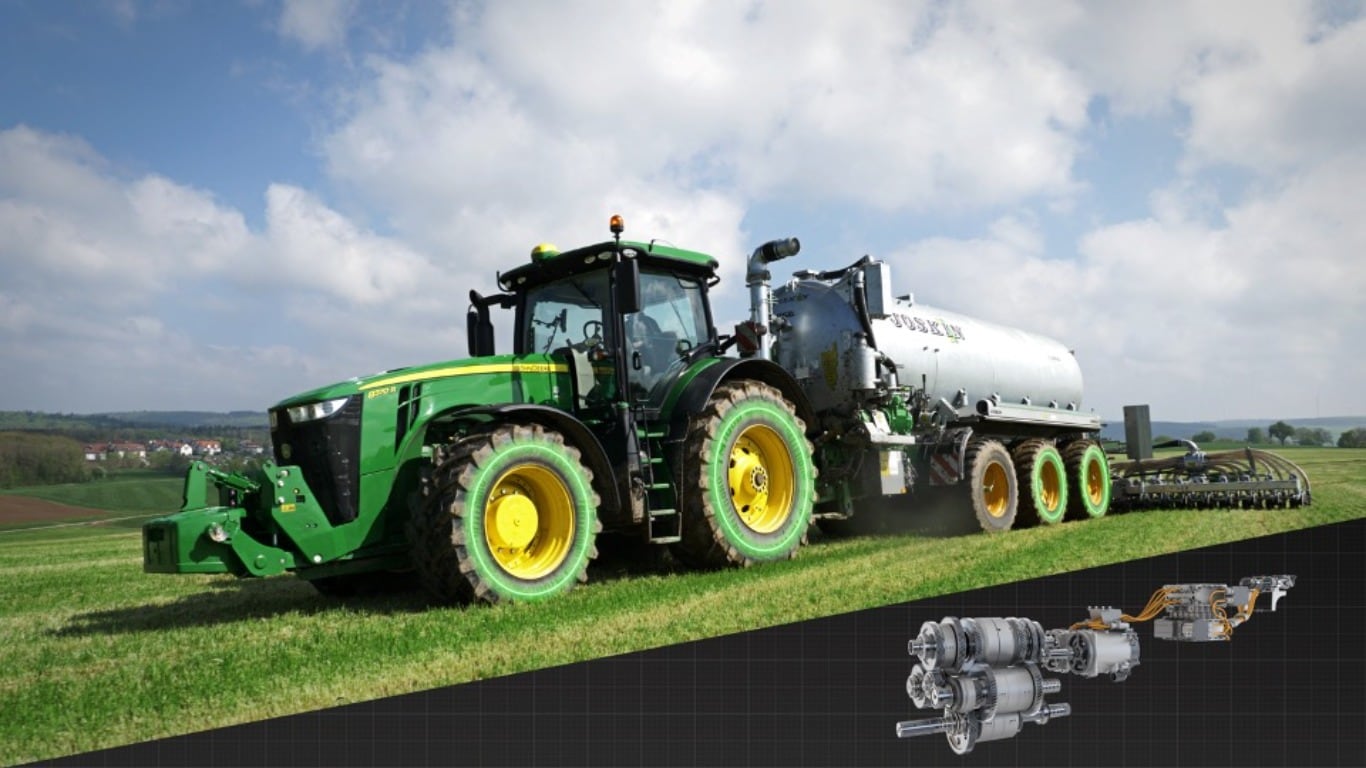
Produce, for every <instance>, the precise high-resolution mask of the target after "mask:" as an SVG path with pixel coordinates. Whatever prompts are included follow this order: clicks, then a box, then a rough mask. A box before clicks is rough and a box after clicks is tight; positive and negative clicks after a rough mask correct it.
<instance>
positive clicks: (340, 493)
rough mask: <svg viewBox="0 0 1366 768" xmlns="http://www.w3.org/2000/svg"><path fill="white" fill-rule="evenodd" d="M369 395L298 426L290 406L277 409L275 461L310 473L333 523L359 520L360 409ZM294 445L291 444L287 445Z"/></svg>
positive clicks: (306, 476) (272, 435) (273, 434)
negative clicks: (357, 513) (289, 408)
mask: <svg viewBox="0 0 1366 768" xmlns="http://www.w3.org/2000/svg"><path fill="white" fill-rule="evenodd" d="M363 399H364V398H362V397H360V396H358V395H353V396H352V397H351V399H350V400H349V401H348V402H347V403H346V405H344V406H342V409H341V410H340V411H337V412H336V413H334V414H332V415H331V416H328V417H326V418H322V419H315V420H313V421H305V422H302V423H300V424H294V423H292V422H291V421H290V420H289V412H288V409H285V408H280V409H277V410H276V412H275V417H276V427H275V429H273V430H272V431H271V433H270V439H271V442H272V443H273V444H274V446H275V460H276V461H278V462H280V463H281V464H294V465H297V466H298V467H299V469H300V470H301V471H303V473H304V480H306V481H307V482H308V487H309V488H312V489H313V494H314V496H315V497H316V499H317V501H318V504H319V506H321V507H322V508H323V512H324V513H326V515H327V519H328V520H329V521H331V522H332V524H333V525H341V524H342V523H349V522H351V521H352V520H355V519H356V512H357V509H356V502H357V500H358V499H359V498H360V467H358V466H357V464H358V463H359V459H360V409H361V401H362V400H363ZM286 446H288V448H286Z"/></svg>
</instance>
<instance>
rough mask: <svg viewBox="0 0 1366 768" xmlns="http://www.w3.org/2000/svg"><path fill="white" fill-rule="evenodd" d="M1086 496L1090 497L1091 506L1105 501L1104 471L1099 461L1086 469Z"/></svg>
mask: <svg viewBox="0 0 1366 768" xmlns="http://www.w3.org/2000/svg"><path fill="white" fill-rule="evenodd" d="M1086 495H1087V496H1089V497H1090V499H1091V504H1092V505H1098V504H1100V503H1101V502H1102V501H1104V500H1105V470H1104V469H1103V468H1102V467H1101V466H1100V462H1099V461H1093V462H1091V463H1090V464H1088V465H1087V467H1086Z"/></svg>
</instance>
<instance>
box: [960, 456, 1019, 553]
mask: <svg viewBox="0 0 1366 768" xmlns="http://www.w3.org/2000/svg"><path fill="white" fill-rule="evenodd" d="M966 460H967V466H968V490H969V493H971V494H972V511H973V513H974V514H976V515H977V523H978V524H979V525H981V526H982V530H984V531H987V532H988V533H995V532H997V531H1008V530H1010V527H1011V526H1012V525H1014V524H1015V515H1016V511H1017V508H1018V506H1019V488H1018V486H1017V485H1016V482H1015V465H1014V463H1013V462H1011V460H1010V452H1009V451H1007V450H1006V447H1005V446H1004V445H1001V443H1000V442H999V441H996V440H978V441H976V442H974V443H972V444H971V445H969V446H968V450H967V456H966Z"/></svg>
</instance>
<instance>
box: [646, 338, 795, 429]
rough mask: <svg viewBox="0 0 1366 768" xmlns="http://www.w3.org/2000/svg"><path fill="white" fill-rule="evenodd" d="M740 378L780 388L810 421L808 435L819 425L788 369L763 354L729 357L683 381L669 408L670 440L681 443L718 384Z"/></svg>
mask: <svg viewBox="0 0 1366 768" xmlns="http://www.w3.org/2000/svg"><path fill="white" fill-rule="evenodd" d="M736 379H753V380H755V381H762V382H763V383H765V384H768V385H769V386H771V387H773V388H775V389H777V390H778V391H779V392H781V393H783V397H786V398H787V399H788V400H789V401H790V402H791V403H792V405H793V406H795V407H796V409H797V416H798V417H799V418H800V419H801V420H802V421H803V422H805V423H806V432H807V435H808V436H810V435H811V434H812V432H813V431H817V430H818V429H819V424H817V423H816V412H815V411H814V410H812V408H811V403H810V401H808V400H807V399H806V393H805V392H803V391H802V388H801V385H799V384H798V383H797V380H796V379H795V378H793V377H792V374H790V373H788V372H787V370H786V369H784V368H783V367H782V366H780V365H778V364H777V363H775V362H773V361H771V360H765V359H764V358H761V357H747V358H734V357H726V358H720V359H719V360H718V361H717V362H716V363H714V364H712V365H709V366H707V367H706V368H704V369H702V370H701V371H699V372H698V374H697V375H696V376H693V377H692V379H690V380H689V381H688V382H687V383H686V384H684V385H683V387H682V391H681V392H679V393H678V394H677V395H676V396H674V397H672V398H670V399H671V400H672V401H673V406H672V408H669V409H668V411H667V418H668V420H669V442H672V443H681V442H682V441H683V440H684V439H685V438H686V437H687V434H688V421H689V420H690V419H691V418H692V417H693V416H694V415H696V414H698V413H701V412H702V409H703V408H706V407H707V402H708V401H710V400H711V396H712V394H713V393H715V392H716V388H717V387H719V386H720V385H721V384H722V383H724V382H727V381H733V380H736Z"/></svg>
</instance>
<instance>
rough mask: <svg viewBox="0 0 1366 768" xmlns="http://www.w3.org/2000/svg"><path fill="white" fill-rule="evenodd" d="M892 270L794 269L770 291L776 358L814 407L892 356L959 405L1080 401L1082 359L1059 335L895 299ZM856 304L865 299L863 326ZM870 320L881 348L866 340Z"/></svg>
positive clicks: (878, 376)
mask: <svg viewBox="0 0 1366 768" xmlns="http://www.w3.org/2000/svg"><path fill="white" fill-rule="evenodd" d="M889 271H890V270H889V269H888V266H887V265H886V264H885V263H883V262H867V263H861V264H860V265H857V266H855V267H851V268H850V269H849V270H847V271H846V272H845V273H844V274H843V277H840V278H838V279H835V280H823V279H794V280H792V281H791V282H789V283H787V284H786V285H784V286H781V287H779V288H777V289H775V290H774V291H773V299H774V315H775V316H776V317H778V318H781V320H780V324H782V321H785V326H784V327H780V328H779V330H778V332H777V335H776V339H775V341H774V345H773V358H774V360H775V361H776V362H778V363H779V364H780V365H782V366H783V367H784V368H786V369H787V370H788V371H790V372H791V373H792V374H793V375H794V376H796V377H797V379H798V380H799V381H800V382H801V383H802V385H803V387H804V388H805V389H806V391H807V395H808V397H810V398H811V401H812V405H813V406H814V407H815V408H816V409H817V410H827V409H830V408H833V407H837V406H839V405H841V404H843V403H847V402H850V401H851V397H850V393H852V392H858V391H860V390H872V389H875V388H877V386H878V383H879V380H881V381H883V382H886V380H887V377H888V369H889V367H890V366H888V365H886V362H885V361H886V359H887V358H890V360H891V361H892V362H894V363H895V365H896V376H897V378H898V379H899V381H900V383H901V384H902V385H909V386H913V387H915V388H917V389H919V388H921V386H922V377H923V382H924V388H925V390H926V391H927V393H928V394H929V396H930V402H931V403H934V402H937V401H938V400H939V399H940V398H942V399H944V400H946V401H948V402H949V403H950V404H951V405H953V406H954V407H955V408H963V407H968V406H971V405H974V404H976V403H977V402H978V401H980V400H983V399H988V398H991V397H992V396H993V395H994V396H997V397H999V398H1000V402H1001V403H1011V404H1025V403H1027V404H1032V405H1036V406H1049V405H1054V406H1055V407H1058V408H1063V409H1067V408H1072V409H1080V408H1081V397H1082V375H1081V367H1080V366H1079V365H1078V364H1077V360H1076V358H1075V357H1074V356H1073V355H1072V353H1071V352H1070V351H1069V350H1068V348H1067V347H1066V346H1064V345H1063V344H1062V343H1060V342H1058V341H1055V340H1053V339H1050V338H1048V337H1046V336H1041V335H1039V334H1036V333H1030V332H1028V331H1022V330H1019V329H1017V328H1009V327H1006V326H1002V325H997V324H995V323H989V322H985V321H982V320H976V319H974V318H971V317H968V316H966V315H961V314H959V313H957V312H950V311H948V310H943V309H938V308H935V307H930V306H927V305H924V304H918V303H915V302H913V301H911V300H907V299H905V298H896V299H893V298H892V296H891V281H890V275H889ZM860 286H862V287H860ZM860 296H862V297H866V298H860ZM859 304H863V305H864V306H865V307H866V309H867V317H868V320H869V325H868V326H867V327H866V328H865V325H864V323H863V322H862V321H861V319H860V312H859V311H858V309H857V307H858V306H859ZM868 330H871V332H872V337H873V343H874V344H875V346H876V350H873V349H872V348H871V347H869V346H868V344H867V343H866V336H867V331H868ZM879 353H881V355H885V358H881V356H880V355H879ZM880 358H881V359H882V360H883V362H882V363H881V364H879V363H878V360H879V359H880Z"/></svg>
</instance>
